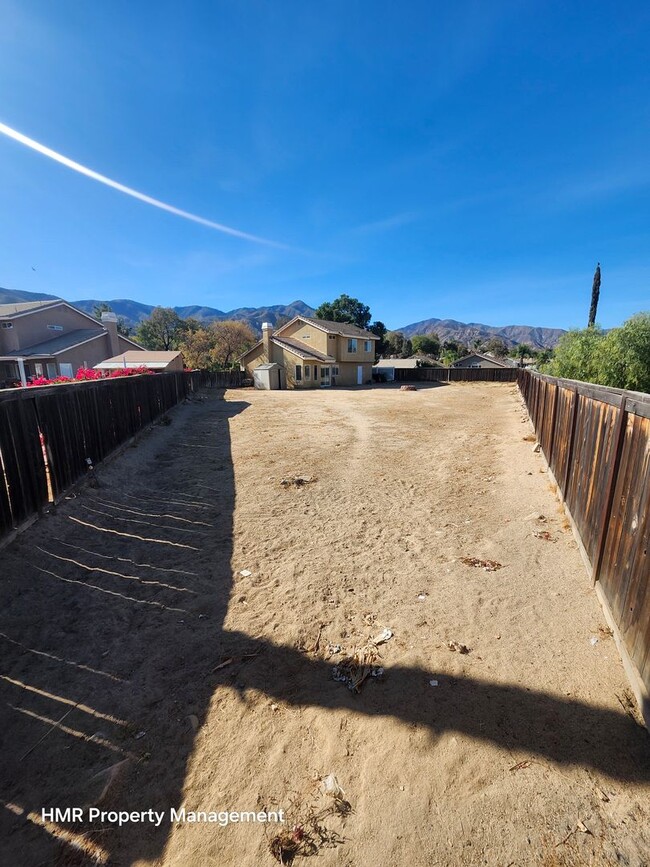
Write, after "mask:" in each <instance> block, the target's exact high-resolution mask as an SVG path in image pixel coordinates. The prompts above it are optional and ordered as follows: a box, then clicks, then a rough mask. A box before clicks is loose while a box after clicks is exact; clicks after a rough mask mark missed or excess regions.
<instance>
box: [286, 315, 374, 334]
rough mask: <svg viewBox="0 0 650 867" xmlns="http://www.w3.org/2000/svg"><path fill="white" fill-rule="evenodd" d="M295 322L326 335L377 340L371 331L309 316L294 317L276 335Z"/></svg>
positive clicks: (346, 323) (347, 323) (345, 323)
mask: <svg viewBox="0 0 650 867" xmlns="http://www.w3.org/2000/svg"><path fill="white" fill-rule="evenodd" d="M297 320H300V321H301V322H308V323H309V324H310V325H313V326H314V327H315V328H320V329H321V331H326V332H327V333H328V334H340V335H341V337H362V338H363V339H364V340H379V338H378V337H377V335H376V334H373V333H372V331H366V329H365V328H359V326H358V325H351V324H350V323H349V322H332V321H331V320H329V319H315V318H313V317H311V316H294V318H293V319H292V320H291V322H287V324H286V325H283V326H282V328H280V329H279V331H278V334H281V333H282V331H284V329H285V328H288V327H289V325H292V324H293V323H294V322H296V321H297Z"/></svg>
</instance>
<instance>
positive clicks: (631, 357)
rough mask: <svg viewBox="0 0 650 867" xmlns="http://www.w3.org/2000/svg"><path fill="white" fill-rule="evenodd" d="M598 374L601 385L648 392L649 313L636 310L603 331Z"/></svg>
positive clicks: (649, 353) (649, 388)
mask: <svg viewBox="0 0 650 867" xmlns="http://www.w3.org/2000/svg"><path fill="white" fill-rule="evenodd" d="M597 375H598V380H597V381H598V382H599V383H601V384H602V385H609V386H612V387H613V388H626V389H630V390H631V391H645V392H650V313H637V314H636V315H634V316H632V317H631V318H630V319H628V320H627V321H626V322H624V323H623V325H621V327H620V328H613V329H612V330H611V331H609V332H608V333H607V334H606V335H605V338H604V340H603V342H602V346H601V351H600V353H599V364H598V374H597Z"/></svg>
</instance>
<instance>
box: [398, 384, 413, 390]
mask: <svg viewBox="0 0 650 867" xmlns="http://www.w3.org/2000/svg"><path fill="white" fill-rule="evenodd" d="M399 390H400V391H417V388H416V387H415V386H414V385H400V387H399Z"/></svg>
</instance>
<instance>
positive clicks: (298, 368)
mask: <svg viewBox="0 0 650 867" xmlns="http://www.w3.org/2000/svg"><path fill="white" fill-rule="evenodd" d="M301 381H302V364H296V382H301Z"/></svg>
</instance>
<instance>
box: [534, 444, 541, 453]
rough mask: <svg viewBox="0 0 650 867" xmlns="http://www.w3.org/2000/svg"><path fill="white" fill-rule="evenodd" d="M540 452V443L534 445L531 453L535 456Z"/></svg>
mask: <svg viewBox="0 0 650 867" xmlns="http://www.w3.org/2000/svg"><path fill="white" fill-rule="evenodd" d="M541 450H542V446H541V444H540V443H535V445H534V446H533V452H534V453H535V454H537V453H538V452H540V451H541Z"/></svg>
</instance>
